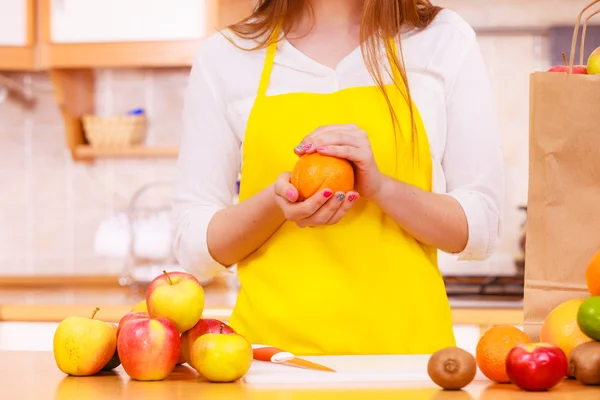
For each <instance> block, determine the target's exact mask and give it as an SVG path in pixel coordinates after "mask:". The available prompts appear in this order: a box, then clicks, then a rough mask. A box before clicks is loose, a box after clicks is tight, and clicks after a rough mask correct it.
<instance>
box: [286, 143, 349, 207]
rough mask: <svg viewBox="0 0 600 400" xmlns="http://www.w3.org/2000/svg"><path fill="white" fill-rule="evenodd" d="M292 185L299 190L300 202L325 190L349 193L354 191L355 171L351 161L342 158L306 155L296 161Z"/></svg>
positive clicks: (314, 154) (291, 180) (313, 154)
mask: <svg viewBox="0 0 600 400" xmlns="http://www.w3.org/2000/svg"><path fill="white" fill-rule="evenodd" d="M290 183H291V184H292V185H294V187H295V188H296V189H298V195H299V196H298V200H300V201H302V200H305V199H308V198H309V197H311V196H312V195H314V194H315V193H317V192H318V191H319V190H323V189H331V190H332V191H333V193H336V192H344V193H347V192H350V191H351V190H353V189H354V169H353V168H352V164H350V162H349V161H347V160H344V159H341V158H337V157H331V156H324V155H321V154H319V153H311V154H305V155H303V156H301V157H300V158H298V160H297V161H296V164H295V165H294V168H293V169H292V175H291V178H290Z"/></svg>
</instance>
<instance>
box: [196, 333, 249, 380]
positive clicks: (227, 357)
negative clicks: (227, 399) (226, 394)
mask: <svg viewBox="0 0 600 400" xmlns="http://www.w3.org/2000/svg"><path fill="white" fill-rule="evenodd" d="M190 357H191V365H192V367H193V368H194V369H195V370H196V371H198V373H199V374H200V375H202V376H203V377H205V378H206V379H207V380H209V381H210V382H234V381H237V380H238V379H240V378H242V377H243V376H244V375H245V374H246V372H248V370H249V369H250V365H251V364H252V359H253V357H254V355H253V352H252V345H251V344H250V342H248V340H246V338H245V337H244V336H242V335H240V334H237V333H207V334H205V335H202V336H200V337H199V338H198V339H196V341H194V343H193V344H192V345H191V348H190Z"/></svg>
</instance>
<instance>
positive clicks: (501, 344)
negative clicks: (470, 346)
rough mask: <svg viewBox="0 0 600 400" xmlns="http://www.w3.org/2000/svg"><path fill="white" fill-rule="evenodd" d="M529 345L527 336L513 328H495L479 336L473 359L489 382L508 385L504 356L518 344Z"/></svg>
mask: <svg viewBox="0 0 600 400" xmlns="http://www.w3.org/2000/svg"><path fill="white" fill-rule="evenodd" d="M522 343H531V339H530V338H529V336H527V334H526V333H525V332H523V331H521V330H520V329H518V328H515V327H514V326H495V327H493V328H490V329H489V330H488V331H487V332H486V333H484V334H483V336H481V338H480V339H479V342H478V343H477V348H476V349H475V359H476V360H477V366H478V367H479V369H480V370H481V372H482V373H483V374H484V375H485V376H486V377H487V378H488V379H490V380H492V381H494V382H498V383H509V382H510V379H509V377H508V375H507V374H506V356H508V353H509V352H510V351H511V350H512V348H513V347H515V346H516V345H518V344H522Z"/></svg>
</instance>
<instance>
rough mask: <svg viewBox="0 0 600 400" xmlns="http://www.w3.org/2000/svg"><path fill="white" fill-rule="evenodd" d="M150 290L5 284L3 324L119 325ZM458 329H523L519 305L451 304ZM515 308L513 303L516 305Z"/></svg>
mask: <svg viewBox="0 0 600 400" xmlns="http://www.w3.org/2000/svg"><path fill="white" fill-rule="evenodd" d="M145 289H146V288H145V287H138V288H133V287H121V286H119V285H118V279H117V278H116V277H36V278H35V279H31V278H28V279H26V278H7V277H5V278H2V279H0V321H32V322H59V321H61V320H62V319H64V318H66V317H67V316H71V315H79V316H89V315H90V313H91V311H92V310H93V309H94V308H95V307H99V308H100V311H99V313H98V317H99V318H101V319H103V320H105V321H110V322H118V321H119V320H120V319H121V317H122V316H123V315H125V314H126V313H127V312H128V311H129V310H130V309H131V308H132V307H133V306H134V305H135V304H137V303H138V302H140V301H141V300H143V299H144V297H145ZM204 291H205V312H204V316H205V317H206V318H217V319H220V320H222V321H227V320H228V319H229V317H230V315H231V311H232V309H233V306H234V305H235V301H236V297H237V292H238V288H237V284H236V280H235V279H234V278H233V277H232V276H221V277H219V278H217V279H215V280H214V281H213V282H212V283H210V284H208V285H207V286H205V287H204ZM451 302H452V309H453V310H452V312H453V318H454V323H455V324H468V325H496V324H511V325H520V324H522V321H523V312H522V309H521V307H520V304H521V303H520V302H515V301H513V302H510V301H508V302H507V301H500V302H496V303H495V302H494V301H483V300H482V299H478V298H477V297H474V298H471V299H469V300H454V299H453V300H451ZM511 303H512V304H511Z"/></svg>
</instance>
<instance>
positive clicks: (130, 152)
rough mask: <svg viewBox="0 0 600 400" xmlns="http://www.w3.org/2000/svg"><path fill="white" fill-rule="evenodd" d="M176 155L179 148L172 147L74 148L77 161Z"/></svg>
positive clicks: (169, 156)
mask: <svg viewBox="0 0 600 400" xmlns="http://www.w3.org/2000/svg"><path fill="white" fill-rule="evenodd" d="M178 155H179V148H178V147H174V146H173V147H169V146H164V147H163V146H156V147H153V146H132V147H123V148H100V147H92V146H87V145H83V146H78V147H76V148H75V157H76V158H78V159H90V158H135V157H148V158H174V157H177V156H178Z"/></svg>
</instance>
